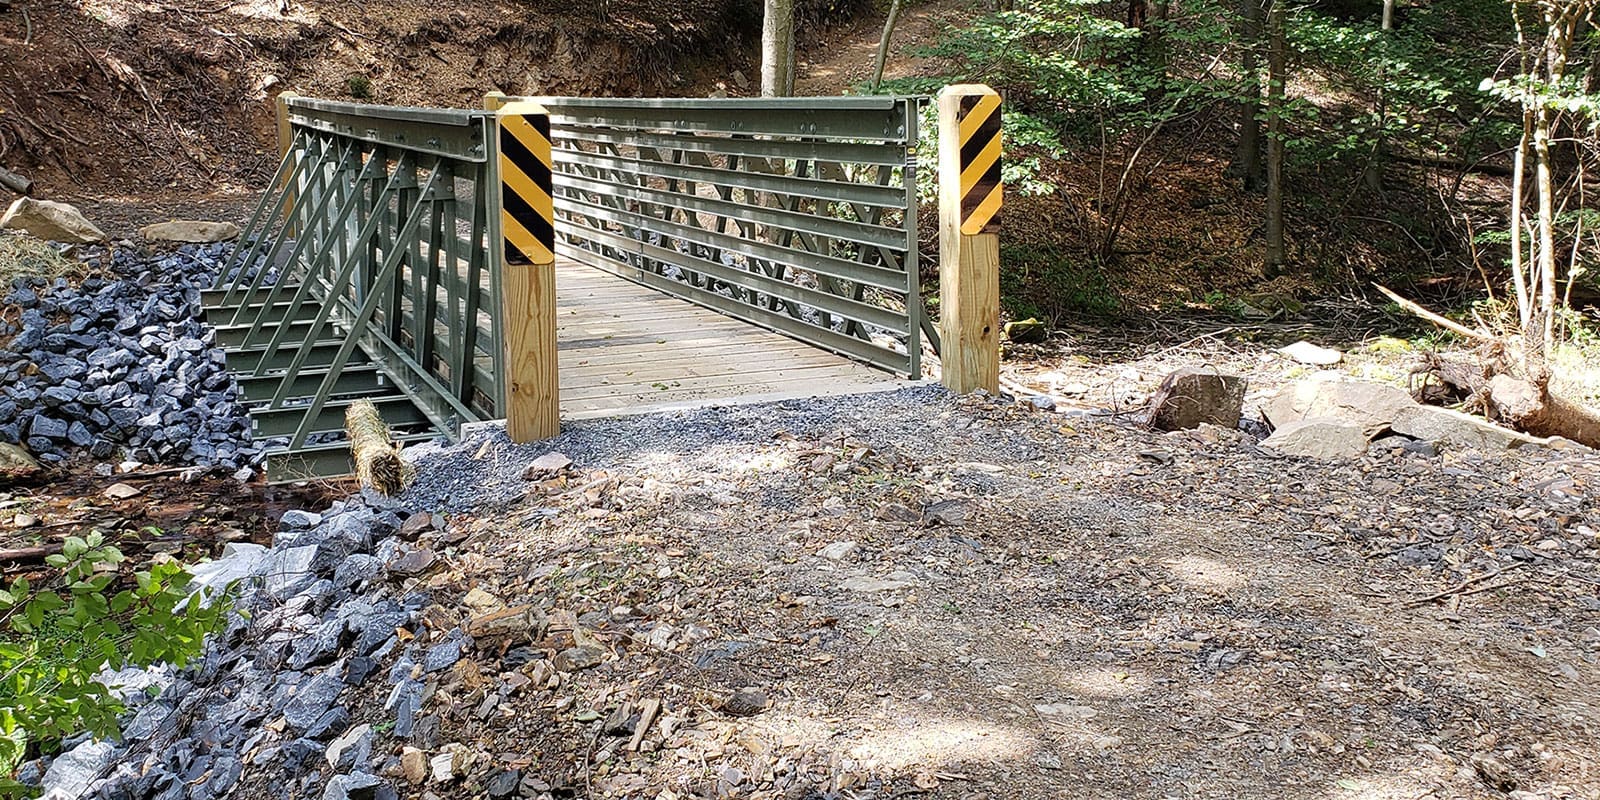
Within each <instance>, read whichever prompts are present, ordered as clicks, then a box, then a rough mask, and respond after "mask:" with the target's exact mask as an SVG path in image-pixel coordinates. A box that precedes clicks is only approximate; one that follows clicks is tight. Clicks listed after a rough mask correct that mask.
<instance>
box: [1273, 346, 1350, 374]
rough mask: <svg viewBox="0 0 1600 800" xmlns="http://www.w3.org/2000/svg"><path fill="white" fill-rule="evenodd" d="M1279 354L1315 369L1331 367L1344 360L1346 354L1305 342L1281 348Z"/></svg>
mask: <svg viewBox="0 0 1600 800" xmlns="http://www.w3.org/2000/svg"><path fill="white" fill-rule="evenodd" d="M1278 352H1279V353H1282V354H1283V355H1286V356H1288V357H1289V358H1292V359H1294V360H1295V361H1298V362H1299V363H1301V364H1309V365H1311V366H1314V367H1331V366H1333V365H1334V364H1337V363H1339V362H1340V361H1343V360H1344V354H1343V353H1340V352H1339V351H1338V350H1330V349H1328V348H1326V347H1318V346H1317V345H1314V344H1312V343H1310V342H1307V341H1304V340H1302V341H1298V342H1295V343H1294V344H1291V345H1289V346H1288V347H1283V348H1279V349H1278Z"/></svg>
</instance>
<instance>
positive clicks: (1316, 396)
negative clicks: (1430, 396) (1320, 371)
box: [1264, 376, 1418, 440]
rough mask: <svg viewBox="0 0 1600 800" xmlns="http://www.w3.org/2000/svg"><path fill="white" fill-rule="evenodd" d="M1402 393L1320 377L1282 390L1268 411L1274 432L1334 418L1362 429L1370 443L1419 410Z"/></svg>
mask: <svg viewBox="0 0 1600 800" xmlns="http://www.w3.org/2000/svg"><path fill="white" fill-rule="evenodd" d="M1417 407H1418V406H1417V401H1415V400H1413V399H1411V395H1409V394H1406V392H1405V391H1404V390H1402V389H1398V388H1395V387H1393V386H1388V385H1385V384H1381V383H1369V382H1367V381H1344V380H1339V379H1337V378H1336V377H1332V376H1327V377H1316V378H1312V379H1309V380H1304V381H1300V382H1298V383H1295V384H1293V385H1291V386H1286V387H1284V388H1283V389H1282V390H1280V391H1279V392H1278V393H1277V394H1276V395H1275V396H1273V398H1272V400H1271V401H1269V402H1268V403H1267V407H1266V409H1265V410H1264V411H1265V414H1266V417H1267V421H1268V422H1270V423H1272V427H1274V428H1282V427H1283V426H1285V425H1288V424H1289V423H1291V422H1299V421H1302V420H1307V419H1314V418H1317V417H1332V418H1334V419H1340V420H1343V421H1345V422H1349V423H1352V424H1354V425H1358V426H1360V427H1361V429H1362V430H1363V431H1365V432H1366V435H1367V438H1368V439H1369V440H1370V439H1372V438H1373V437H1374V436H1377V435H1378V434H1379V433H1382V432H1383V431H1384V429H1386V428H1389V427H1390V426H1391V425H1393V424H1394V421H1395V419H1397V418H1398V417H1399V416H1400V415H1401V414H1403V413H1406V412H1408V411H1410V410H1411V409H1414V408H1417Z"/></svg>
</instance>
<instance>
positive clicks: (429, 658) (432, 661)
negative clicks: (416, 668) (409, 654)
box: [422, 639, 461, 672]
mask: <svg viewBox="0 0 1600 800" xmlns="http://www.w3.org/2000/svg"><path fill="white" fill-rule="evenodd" d="M460 660H461V640H460V639H453V640H450V641H445V642H440V643H439V644H436V645H434V646H432V647H430V648H428V654H427V655H426V656H423V659H422V668H423V669H425V670H427V671H428V672H438V671H439V670H442V669H449V668H450V667H453V666H455V664H456V662H457V661H460Z"/></svg>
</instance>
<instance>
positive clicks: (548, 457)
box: [522, 453, 572, 481]
mask: <svg viewBox="0 0 1600 800" xmlns="http://www.w3.org/2000/svg"><path fill="white" fill-rule="evenodd" d="M570 466H572V459H570V458H567V457H566V455H564V454H562V453H545V454H544V455H542V456H539V457H538V458H536V459H534V460H533V463H531V464H529V465H528V466H526V467H524V468H523V470H522V479H523V480H525V481H531V480H538V479H540V478H546V477H549V476H551V475H554V474H556V473H558V472H560V471H562V470H564V469H566V468H567V467H570Z"/></svg>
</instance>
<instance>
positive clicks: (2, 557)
mask: <svg viewBox="0 0 1600 800" xmlns="http://www.w3.org/2000/svg"><path fill="white" fill-rule="evenodd" d="M62 547H63V545H62V544H61V543H59V542H58V543H56V544H42V545H38V546H37V547H15V548H11V549H7V550H0V563H7V562H20V561H27V562H33V561H43V560H45V557H46V556H53V555H55V554H56V553H59V552H61V550H62Z"/></svg>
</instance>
